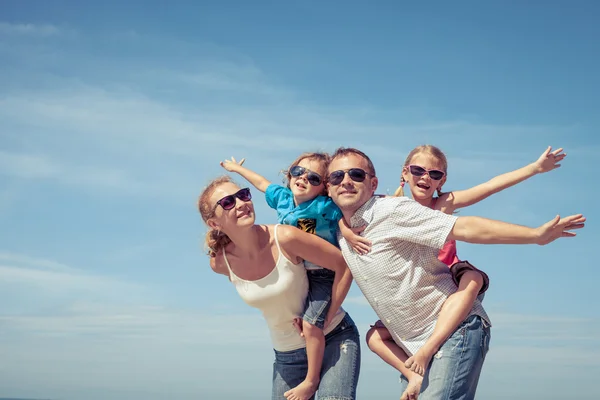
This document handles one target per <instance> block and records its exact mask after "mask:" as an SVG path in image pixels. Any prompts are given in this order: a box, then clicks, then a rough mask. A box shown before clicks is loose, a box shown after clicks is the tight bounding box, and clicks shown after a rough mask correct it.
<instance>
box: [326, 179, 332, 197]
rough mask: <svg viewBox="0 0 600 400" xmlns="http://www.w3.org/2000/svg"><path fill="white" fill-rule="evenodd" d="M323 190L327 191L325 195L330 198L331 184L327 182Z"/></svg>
mask: <svg viewBox="0 0 600 400" xmlns="http://www.w3.org/2000/svg"><path fill="white" fill-rule="evenodd" d="M325 190H326V191H327V195H328V196H329V197H331V183H329V182H327V185H326V186H325Z"/></svg>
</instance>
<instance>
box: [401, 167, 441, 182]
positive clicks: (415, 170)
mask: <svg viewBox="0 0 600 400" xmlns="http://www.w3.org/2000/svg"><path fill="white" fill-rule="evenodd" d="M408 169H409V171H410V173H411V174H413V175H414V176H423V175H425V174H429V177H430V178H431V179H433V180H434V181H439V180H440V179H442V178H443V177H444V175H446V174H445V172H444V171H440V170H439V169H425V168H423V167H420V166H418V165H409V166H408Z"/></svg>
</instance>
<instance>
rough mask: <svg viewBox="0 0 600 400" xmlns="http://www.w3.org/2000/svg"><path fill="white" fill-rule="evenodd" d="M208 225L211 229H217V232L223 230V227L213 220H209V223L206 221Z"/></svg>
mask: <svg viewBox="0 0 600 400" xmlns="http://www.w3.org/2000/svg"><path fill="white" fill-rule="evenodd" d="M206 225H208V226H209V228H210V229H215V230H219V229H221V226H220V225H219V223H218V222H217V221H215V220H214V219H212V218H211V219H209V220H208V221H206Z"/></svg>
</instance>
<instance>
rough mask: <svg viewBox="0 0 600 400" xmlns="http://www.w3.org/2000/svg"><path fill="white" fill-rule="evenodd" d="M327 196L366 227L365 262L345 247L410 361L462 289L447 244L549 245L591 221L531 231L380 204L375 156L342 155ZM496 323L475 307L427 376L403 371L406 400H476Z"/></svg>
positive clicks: (414, 206) (404, 202)
mask: <svg viewBox="0 0 600 400" xmlns="http://www.w3.org/2000/svg"><path fill="white" fill-rule="evenodd" d="M328 172H329V177H328V190H329V195H330V196H331V198H332V199H333V201H334V202H335V203H336V204H337V205H338V207H339V208H340V209H341V210H342V213H343V215H344V220H345V221H346V223H347V224H348V225H349V226H350V227H352V228H357V227H361V226H364V227H365V229H364V231H363V233H362V234H363V236H364V237H365V238H367V239H369V240H370V241H371V243H372V246H371V251H370V252H369V253H367V254H365V255H360V254H358V253H356V252H354V251H352V249H351V247H350V246H349V244H348V243H347V242H346V241H345V239H343V238H340V247H341V249H342V253H343V255H344V258H345V259H346V262H347V264H348V267H349V268H350V270H351V271H352V274H353V276H354V279H355V280H356V283H357V284H358V286H359V288H360V289H361V291H362V292H363V294H364V295H365V297H366V299H367V300H368V302H369V304H371V306H372V307H373V309H374V310H375V312H376V313H377V315H378V316H379V318H380V319H381V321H382V322H383V323H384V324H385V326H386V327H387V329H388V330H389V331H390V334H391V335H392V338H393V339H394V342H396V344H398V346H400V347H401V348H402V349H403V350H404V351H405V352H406V353H407V354H408V355H411V354H414V353H415V352H416V351H417V350H418V349H419V348H420V347H421V346H422V345H423V344H424V343H425V341H426V340H427V339H428V338H429V336H430V335H431V333H432V332H433V329H434V327H435V323H436V320H437V317H438V315H439V312H440V310H441V308H442V305H443V303H444V301H445V300H446V299H447V298H448V296H450V295H451V294H452V293H454V292H455V291H456V289H457V287H456V285H455V284H454V282H453V280H452V277H451V275H450V273H449V269H448V267H447V266H444V265H443V264H442V263H440V262H439V261H438V260H437V254H438V252H439V250H440V249H441V248H442V246H443V245H444V243H445V242H446V241H447V240H451V239H454V240H460V241H464V242H470V243H483V244H493V243H502V244H526V243H531V244H540V245H543V244H547V243H550V242H552V241H554V240H556V239H557V238H559V237H566V236H574V233H572V232H569V231H570V230H572V229H578V228H582V227H583V226H584V222H585V218H584V217H583V216H582V215H574V216H570V217H567V218H562V219H560V218H559V217H557V218H555V219H554V220H552V221H550V222H548V223H546V224H544V225H542V226H540V227H539V228H528V227H524V226H519V225H512V224H507V223H504V222H500V221H493V220H489V219H484V218H479V217H456V216H452V215H446V214H444V213H442V212H439V211H434V210H431V209H429V208H427V207H423V206H421V205H420V204H418V203H417V202H415V201H413V200H411V199H408V198H406V197H393V198H389V197H388V198H381V197H377V196H374V193H375V190H376V189H377V184H378V181H377V177H376V174H375V168H374V166H373V163H372V162H371V160H370V159H369V157H368V156H367V155H366V154H364V153H363V152H361V151H359V150H356V149H352V148H339V149H337V150H336V152H335V153H334V154H333V156H332V160H331V163H330V165H329V169H328ZM490 326H491V324H490V322H489V318H488V316H487V314H486V313H485V310H484V309H483V307H482V306H481V303H480V302H479V301H478V300H477V301H476V302H475V305H474V307H473V309H472V310H471V313H470V314H469V316H467V318H466V319H465V320H464V322H463V323H462V324H461V325H460V326H459V327H458V328H457V329H456V330H455V332H454V333H453V334H452V335H451V336H450V337H449V338H448V339H447V340H446V342H445V343H444V344H443V345H442V347H441V348H440V350H439V352H438V353H437V354H436V356H435V357H433V360H432V362H431V364H430V367H429V369H428V370H427V372H426V373H425V376H424V377H421V376H420V375H418V374H416V373H415V372H413V371H411V370H410V369H408V368H406V367H404V365H402V366H400V371H401V373H402V375H403V377H404V378H406V379H402V380H401V382H402V384H403V389H404V390H403V394H402V399H403V400H404V399H416V398H417V397H418V396H419V395H421V400H426V399H427V400H429V399H440V398H444V399H458V398H460V399H465V400H467V399H473V398H474V397H475V390H476V389H477V383H478V380H479V374H480V372H481V368H482V367H483V361H484V359H485V355H486V353H487V346H488V343H489V338H490Z"/></svg>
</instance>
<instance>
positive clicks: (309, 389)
mask: <svg viewBox="0 0 600 400" xmlns="http://www.w3.org/2000/svg"><path fill="white" fill-rule="evenodd" d="M317 387H319V384H318V383H317V382H312V381H307V380H306V379H305V380H304V381H303V382H302V383H301V384H299V385H298V386H296V387H295V388H293V389H290V390H288V391H287V392H285V393H284V394H283V395H284V396H285V398H286V399H287V400H308V399H310V398H311V397H312V396H313V395H314V394H315V392H316V391H317Z"/></svg>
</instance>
